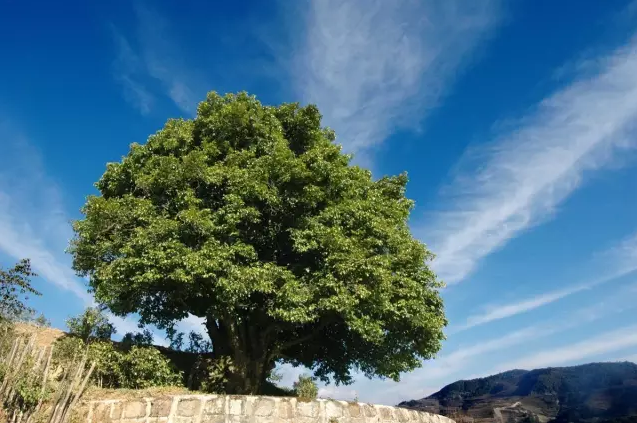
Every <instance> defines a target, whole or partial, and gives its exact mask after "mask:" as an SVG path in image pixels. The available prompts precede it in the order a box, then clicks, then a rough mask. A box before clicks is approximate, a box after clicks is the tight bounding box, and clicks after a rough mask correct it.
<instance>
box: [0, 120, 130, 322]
mask: <svg viewBox="0 0 637 423" xmlns="http://www.w3.org/2000/svg"><path fill="white" fill-rule="evenodd" d="M0 144H1V145H2V147H3V151H2V153H3V154H2V155H0V251H1V252H3V253H5V254H6V255H8V256H9V257H12V258H13V259H15V260H16V261H17V260H20V259H23V258H29V259H30V260H31V265H32V267H33V269H34V270H35V271H36V272H37V273H38V275H39V276H40V277H41V278H42V279H43V280H45V281H47V282H48V283H51V284H53V285H54V286H56V287H57V288H58V289H61V290H63V291H67V292H69V293H71V294H72V295H73V296H74V297H75V298H76V299H77V301H78V302H79V303H80V304H81V307H87V306H93V305H95V302H94V299H93V297H92V296H91V295H90V294H89V293H88V292H87V288H86V286H85V284H84V283H82V282H81V280H80V279H79V278H78V277H77V276H76V275H75V273H74V272H73V270H72V269H71V267H70V259H69V258H68V257H66V254H65V249H66V246H67V245H68V241H69V240H70V239H71V237H72V229H71V226H70V220H69V218H68V217H67V215H66V213H65V211H64V206H63V201H62V195H61V192H60V190H59V188H58V187H57V184H56V183H55V182H54V181H53V180H51V179H50V178H49V177H48V176H47V175H46V173H45V172H44V170H43V169H44V167H43V164H42V162H41V160H40V154H39V152H38V151H37V150H36V149H35V148H33V147H32V146H31V144H30V143H29V141H28V139H27V138H26V137H24V136H23V135H22V134H21V133H20V132H19V131H17V130H15V129H14V128H12V127H11V125H9V124H7V123H2V122H0ZM109 319H110V320H111V322H113V324H114V325H115V327H116V328H117V330H118V333H120V334H124V333H126V332H131V331H132V332H134V331H136V330H137V323H136V322H135V321H134V320H132V319H130V318H120V317H117V316H113V315H109Z"/></svg>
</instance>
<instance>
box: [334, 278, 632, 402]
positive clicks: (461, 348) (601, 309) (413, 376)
mask: <svg viewBox="0 0 637 423" xmlns="http://www.w3.org/2000/svg"><path fill="white" fill-rule="evenodd" d="M636 289H637V284H636V283H628V284H624V285H622V286H621V287H620V288H619V289H617V290H614V291H611V292H610V293H609V294H608V295H605V296H603V297H601V298H598V299H597V300H596V301H595V303H593V304H590V305H587V306H583V307H581V308H579V309H577V310H574V311H572V312H568V313H564V314H561V315H557V316H555V317H553V318H552V319H551V320H550V321H545V322H540V323H537V324H533V325H530V326H526V327H522V328H519V329H515V330H513V331H511V332H509V333H505V334H502V335H500V336H496V337H493V338H490V339H481V340H480V341H479V342H476V343H472V344H467V345H463V344H460V345H457V347H456V348H455V349H454V350H452V351H451V352H446V351H445V350H444V349H443V351H442V353H441V355H440V356H439V357H438V358H436V359H435V360H432V361H428V362H425V363H423V367H422V368H420V369H417V370H415V371H413V372H411V373H408V374H406V375H404V377H403V378H402V380H401V381H400V382H399V383H395V382H391V381H378V380H367V379H365V378H364V377H362V376H360V377H358V378H357V382H356V383H355V384H354V385H353V386H351V387H344V388H343V389H339V390H334V391H331V392H332V393H333V395H334V398H340V397H339V396H338V395H339V394H341V393H347V392H348V390H354V391H356V392H357V393H358V394H359V396H360V399H361V400H363V401H369V402H377V403H383V404H390V405H391V404H396V403H398V402H400V401H403V400H406V399H418V398H423V397H425V396H427V395H430V394H432V393H433V392H435V391H437V390H439V389H440V388H442V387H443V386H444V385H446V384H448V383H451V382H453V381H454V380H457V379H458V378H465V379H466V378H474V377H482V376H485V375H488V374H493V373H494V372H497V371H499V370H500V369H499V368H498V369H496V370H493V369H487V368H486V367H485V364H484V357H488V356H490V355H492V354H503V353H504V354H506V351H507V349H510V348H513V347H515V346H520V345H528V346H529V347H532V346H536V345H538V344H540V343H544V341H543V339H546V338H548V337H551V336H555V335H557V334H560V333H565V332H567V331H569V330H572V329H574V328H577V327H581V326H582V325H585V324H589V323H591V322H593V321H597V320H599V319H602V318H608V317H610V316H611V315H614V314H617V313H624V312H626V313H628V312H632V310H633V309H634V308H637V304H635V302H634V300H633V298H634V294H635V292H637V291H636ZM549 342H550V341H549ZM546 345H549V344H548V343H547V344H546ZM468 370H471V374H473V375H471V374H467V373H468ZM507 370H509V369H507ZM487 371H489V372H487Z"/></svg>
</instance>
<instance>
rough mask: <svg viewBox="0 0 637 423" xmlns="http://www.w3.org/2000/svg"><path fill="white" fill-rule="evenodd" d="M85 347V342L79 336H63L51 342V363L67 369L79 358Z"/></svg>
mask: <svg viewBox="0 0 637 423" xmlns="http://www.w3.org/2000/svg"><path fill="white" fill-rule="evenodd" d="M85 349H86V344H84V341H82V340H81V339H80V338H76V337H74V336H65V337H63V338H59V339H58V340H57V341H55V344H53V357H52V361H53V365H54V366H55V367H57V368H61V369H68V368H69V367H70V366H73V362H74V360H76V359H77V358H79V357H80V356H81V354H82V353H83V352H84V350H85Z"/></svg>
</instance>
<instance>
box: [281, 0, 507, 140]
mask: <svg viewBox="0 0 637 423" xmlns="http://www.w3.org/2000/svg"><path fill="white" fill-rule="evenodd" d="M309 4H310V7H309V10H308V11H306V12H307V13H306V15H305V19H302V20H301V21H300V22H302V26H303V27H302V28H301V29H304V30H305V34H304V36H303V37H302V38H301V39H300V45H298V46H297V48H296V49H295V50H293V53H294V55H295V56H294V63H293V65H292V74H293V83H294V85H295V86H296V89H297V92H298V93H299V94H300V95H301V96H302V99H303V101H305V102H311V103H315V104H317V105H318V106H319V108H320V109H321V111H322V113H324V118H325V120H324V121H325V123H326V124H327V125H329V126H331V127H332V128H334V129H335V130H336V132H337V134H338V136H339V139H338V141H339V142H340V143H342V144H343V145H345V147H346V148H347V150H349V151H350V152H363V151H364V150H365V149H367V148H369V147H372V146H374V145H376V144H379V143H381V142H382V141H383V140H384V139H385V138H386V137H387V136H389V135H390V134H391V133H392V132H393V131H394V130H396V129H397V127H400V126H406V125H409V126H416V125H417V124H418V122H421V121H422V119H423V117H424V115H425V114H426V112H427V111H428V110H429V109H431V108H433V107H435V106H436V105H437V104H438V102H439V100H440V98H441V96H442V95H443V94H444V93H445V91H447V89H448V86H449V84H450V83H451V82H452V80H453V79H454V77H455V76H456V74H457V73H458V72H459V70H460V69H461V68H462V65H464V64H466V63H467V61H468V60H470V58H471V56H472V55H471V53H472V51H473V50H474V48H475V47H476V46H477V45H478V44H479V43H480V41H481V40H482V38H483V37H484V36H485V35H487V34H488V33H489V30H490V29H492V28H493V27H494V24H495V23H496V22H497V21H498V17H499V16H498V15H499V13H498V4H499V2H498V1H497V0H481V1H476V2H471V4H469V2H463V1H459V0H448V1H444V2H438V1H431V0H424V1H422V0H405V1H382V0H347V1H346V0H312V1H310V2H309ZM294 18H295V19H298V17H297V16H295V17H294ZM297 29H298V28H297ZM296 33H298V32H295V34H296Z"/></svg>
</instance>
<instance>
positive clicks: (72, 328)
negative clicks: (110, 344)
mask: <svg viewBox="0 0 637 423" xmlns="http://www.w3.org/2000/svg"><path fill="white" fill-rule="evenodd" d="M66 326H67V327H68V328H69V333H70V334H71V335H73V336H76V337H78V338H80V339H81V340H82V341H83V342H85V343H87V344H88V343H91V342H93V341H104V340H109V339H111V336H112V335H113V334H114V333H115V327H114V326H113V324H112V323H111V322H109V321H108V317H106V315H105V314H104V312H103V310H102V309H100V308H98V307H89V308H87V309H86V310H84V313H82V314H80V315H79V316H76V317H71V318H69V319H67V321H66Z"/></svg>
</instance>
